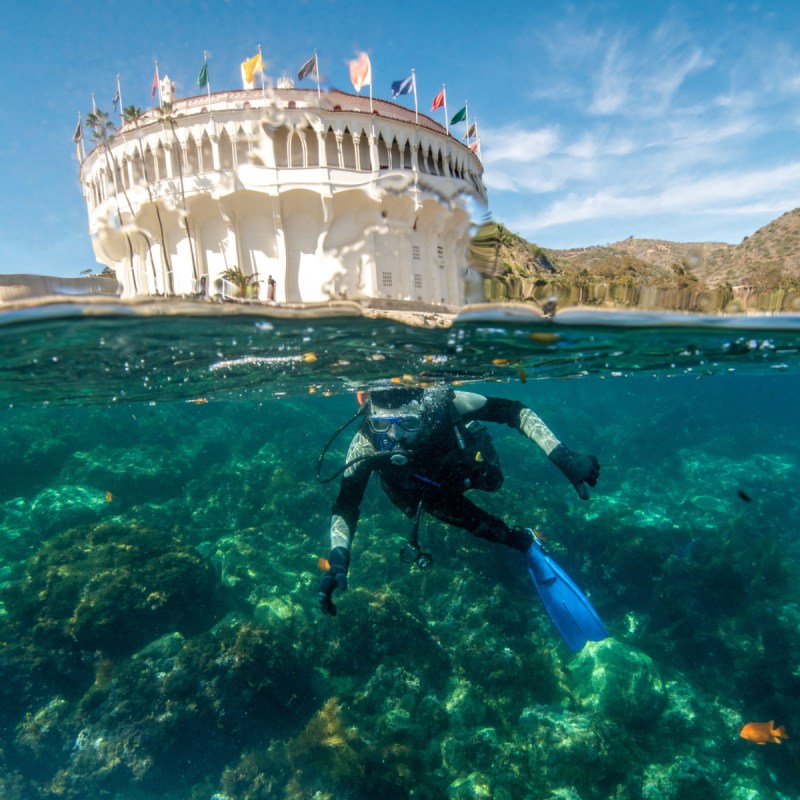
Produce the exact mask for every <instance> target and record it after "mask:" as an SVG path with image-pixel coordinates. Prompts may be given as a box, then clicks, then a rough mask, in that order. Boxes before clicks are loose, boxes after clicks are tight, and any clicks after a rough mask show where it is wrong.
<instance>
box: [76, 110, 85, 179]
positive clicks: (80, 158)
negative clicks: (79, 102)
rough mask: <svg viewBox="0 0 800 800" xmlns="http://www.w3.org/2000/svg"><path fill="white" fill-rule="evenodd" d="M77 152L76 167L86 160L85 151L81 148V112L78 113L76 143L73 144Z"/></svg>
mask: <svg viewBox="0 0 800 800" xmlns="http://www.w3.org/2000/svg"><path fill="white" fill-rule="evenodd" d="M75 144H76V146H77V150H78V166H79V168H80V165H81V164H82V163H83V159H84V158H86V151H85V150H84V148H83V117H82V116H81V112H80V111H79V112H78V141H77V142H76V143H75Z"/></svg>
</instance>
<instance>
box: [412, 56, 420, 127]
mask: <svg viewBox="0 0 800 800" xmlns="http://www.w3.org/2000/svg"><path fill="white" fill-rule="evenodd" d="M411 88H412V89H413V90H414V124H415V125H419V106H418V105H417V75H416V73H415V72H414V69H413V67H412V69H411Z"/></svg>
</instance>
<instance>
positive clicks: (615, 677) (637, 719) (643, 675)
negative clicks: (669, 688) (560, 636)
mask: <svg viewBox="0 0 800 800" xmlns="http://www.w3.org/2000/svg"><path fill="white" fill-rule="evenodd" d="M569 671H570V674H571V675H572V678H573V679H574V682H575V695H576V696H577V697H578V698H579V699H580V701H581V703H582V705H583V707H584V708H586V709H590V710H592V711H595V712H597V713H598V714H600V715H602V716H603V717H605V718H607V719H610V720H613V721H614V722H617V723H619V724H620V725H646V724H653V723H654V722H655V721H656V720H657V719H658V717H659V715H660V714H661V712H662V711H663V709H664V707H665V706H666V694H665V691H664V683H663V681H662V680H661V677H660V676H659V675H658V673H657V668H656V665H655V664H654V662H653V660H652V659H651V658H650V657H649V656H647V655H645V654H644V653H642V652H641V651H639V650H635V649H634V648H632V647H628V646H627V645H626V644H623V643H622V642H620V641H617V640H616V639H604V640H603V641H602V642H590V643H589V644H588V645H587V646H586V647H584V648H583V650H581V651H580V653H578V654H577V655H576V656H575V658H574V659H573V661H572V662H571V663H570V665H569Z"/></svg>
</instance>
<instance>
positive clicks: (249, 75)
mask: <svg viewBox="0 0 800 800" xmlns="http://www.w3.org/2000/svg"><path fill="white" fill-rule="evenodd" d="M256 72H262V73H263V72H264V63H263V62H262V61H261V53H256V54H255V55H254V56H253V57H252V58H248V59H247V61H242V78H243V79H244V80H245V82H247V83H252V82H253V78H254V76H255V74H256Z"/></svg>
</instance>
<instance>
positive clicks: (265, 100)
mask: <svg viewBox="0 0 800 800" xmlns="http://www.w3.org/2000/svg"><path fill="white" fill-rule="evenodd" d="M258 60H259V62H260V64H261V70H260V71H261V98H262V100H263V101H264V108H266V107H267V90H266V89H265V88H264V56H262V55H261V45H259V46H258Z"/></svg>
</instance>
